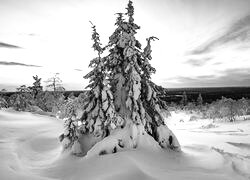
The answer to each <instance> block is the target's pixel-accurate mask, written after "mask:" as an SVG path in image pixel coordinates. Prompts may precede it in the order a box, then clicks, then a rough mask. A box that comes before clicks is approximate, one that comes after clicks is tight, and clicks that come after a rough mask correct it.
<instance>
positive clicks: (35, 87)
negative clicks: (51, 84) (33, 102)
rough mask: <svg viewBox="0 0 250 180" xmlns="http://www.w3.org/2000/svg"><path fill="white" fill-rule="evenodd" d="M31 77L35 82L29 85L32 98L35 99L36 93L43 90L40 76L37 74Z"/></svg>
mask: <svg viewBox="0 0 250 180" xmlns="http://www.w3.org/2000/svg"><path fill="white" fill-rule="evenodd" d="M33 79H34V80H35V82H34V83H33V86H31V87H29V88H30V89H31V91H32V95H33V97H34V99H36V97H37V95H38V93H40V92H42V91H43V87H42V86H41V80H42V78H39V77H38V76H37V75H36V76H33Z"/></svg>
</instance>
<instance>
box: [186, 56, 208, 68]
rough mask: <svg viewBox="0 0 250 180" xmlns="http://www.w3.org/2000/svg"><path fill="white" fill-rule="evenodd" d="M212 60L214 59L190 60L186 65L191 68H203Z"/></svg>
mask: <svg viewBox="0 0 250 180" xmlns="http://www.w3.org/2000/svg"><path fill="white" fill-rule="evenodd" d="M211 59H212V58H211V57H207V58H200V59H188V60H187V61H186V62H185V63H186V64H189V65H191V66H195V67H201V66H204V65H206V63H207V62H208V61H210V60H211Z"/></svg>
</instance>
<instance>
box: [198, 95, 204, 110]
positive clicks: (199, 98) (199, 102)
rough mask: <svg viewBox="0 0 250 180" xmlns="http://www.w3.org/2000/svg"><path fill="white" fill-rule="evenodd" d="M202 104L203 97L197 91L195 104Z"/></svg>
mask: <svg viewBox="0 0 250 180" xmlns="http://www.w3.org/2000/svg"><path fill="white" fill-rule="evenodd" d="M202 104H203V98H202V96H201V93H199V96H198V98H197V105H198V106H199V107H200V106H202Z"/></svg>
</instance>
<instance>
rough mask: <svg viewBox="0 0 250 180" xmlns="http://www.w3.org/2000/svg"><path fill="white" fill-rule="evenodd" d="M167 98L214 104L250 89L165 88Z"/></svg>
mask: <svg viewBox="0 0 250 180" xmlns="http://www.w3.org/2000/svg"><path fill="white" fill-rule="evenodd" d="M164 91H165V93H164V94H165V96H164V97H162V99H164V100H165V101H166V102H167V103H171V102H174V103H179V102H180V101H181V99H182V95H183V92H185V93H186V95H187V99H188V101H189V102H195V101H196V100H197V97H198V95H199V94H201V95H202V98H203V102H204V103H212V102H214V101H216V100H218V99H221V97H226V98H231V99H234V100H238V99H241V98H243V97H244V98H248V99H250V87H208V88H165V89H164ZM83 92H84V90H81V91H80V90H79V91H63V92H62V93H63V95H64V97H65V98H67V97H68V96H69V95H70V94H74V96H76V97H77V96H79V94H81V93H83ZM0 93H2V94H4V95H5V96H8V97H9V96H11V95H12V94H15V93H17V92H0Z"/></svg>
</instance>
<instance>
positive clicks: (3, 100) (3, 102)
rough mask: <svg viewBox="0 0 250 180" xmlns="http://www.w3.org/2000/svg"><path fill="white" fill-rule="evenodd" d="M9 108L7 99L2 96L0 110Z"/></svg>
mask: <svg viewBox="0 0 250 180" xmlns="http://www.w3.org/2000/svg"><path fill="white" fill-rule="evenodd" d="M8 106H9V105H8V102H7V101H6V100H5V98H4V97H2V96H0V109H1V108H7V107H8Z"/></svg>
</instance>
